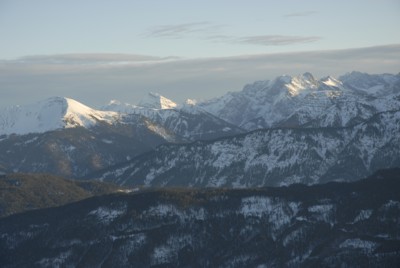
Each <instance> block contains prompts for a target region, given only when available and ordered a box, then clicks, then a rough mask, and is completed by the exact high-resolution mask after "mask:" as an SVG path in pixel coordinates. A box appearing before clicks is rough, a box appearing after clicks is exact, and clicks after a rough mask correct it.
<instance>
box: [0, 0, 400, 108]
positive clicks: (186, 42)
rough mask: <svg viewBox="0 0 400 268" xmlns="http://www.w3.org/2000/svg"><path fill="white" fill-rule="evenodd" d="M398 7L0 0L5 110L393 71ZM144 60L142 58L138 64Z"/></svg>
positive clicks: (356, 2) (395, 3)
mask: <svg viewBox="0 0 400 268" xmlns="http://www.w3.org/2000/svg"><path fill="white" fill-rule="evenodd" d="M399 28H400V1H399V0H380V1H378V0H346V1H345V0H336V1H322V0H318V1H317V0H313V1H312V0H304V1H300V0H291V1H289V0H281V1H267V0H246V1H244V0H212V1H211V0H202V1H188V0H186V1H184V0H181V1H178V0H173V1H169V0H143V1H134V0H131V1H128V0H113V1H112V0H108V1H106V0H0V94H1V96H0V106H6V105H10V104H18V103H21V104H23V103H26V102H29V101H31V100H38V99H42V98H46V97H49V96H55V95H58V96H67V97H72V98H76V99H78V100H81V101H83V102H86V103H87V104H89V105H95V106H99V105H101V104H104V103H105V102H107V101H108V100H109V99H123V100H124V101H127V102H131V103H137V102H138V100H139V99H140V98H141V97H143V96H144V95H145V94H146V93H147V92H148V91H155V92H160V93H161V94H164V95H166V96H167V97H170V98H172V99H175V100H177V101H183V100H184V99H186V98H197V99H207V98H211V97H216V96H220V95H222V94H223V93H225V92H227V91H236V90H240V89H241V88H242V87H243V85H244V84H246V83H251V82H253V81H254V80H264V79H272V78H274V77H275V76H276V75H281V74H289V75H296V74H300V73H303V72H306V71H309V72H312V73H313V74H314V75H315V76H316V77H317V78H318V77H321V76H325V75H335V76H339V75H341V74H344V73H346V72H349V71H353V70H359V71H363V72H369V73H383V72H390V73H398V72H399V71H400V61H399V59H400V32H399ZM144 56H146V57H144Z"/></svg>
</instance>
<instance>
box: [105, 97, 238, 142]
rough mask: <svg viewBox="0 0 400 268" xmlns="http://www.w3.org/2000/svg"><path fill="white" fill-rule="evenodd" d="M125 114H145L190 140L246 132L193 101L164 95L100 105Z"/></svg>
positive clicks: (107, 109) (114, 101) (172, 131)
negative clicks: (134, 101)
mask: <svg viewBox="0 0 400 268" xmlns="http://www.w3.org/2000/svg"><path fill="white" fill-rule="evenodd" d="M101 109H102V110H104V111H115V112H119V113H121V114H125V115H142V116H145V117H146V118H149V119H150V120H151V121H153V122H155V123H157V124H159V125H161V126H163V127H164V128H165V129H168V130H169V131H170V132H171V133H174V134H175V135H177V136H180V137H182V138H184V139H186V140H187V141H195V140H209V139H215V138H219V137H224V136H232V135H236V134H240V133H243V130H242V129H241V128H239V127H237V126H235V125H233V124H231V123H228V122H226V121H225V120H222V119H220V118H219V117H216V116H214V115H212V114H210V113H208V112H206V111H204V110H203V109H202V108H201V107H198V106H196V105H195V104H194V103H193V102H189V103H185V104H183V105H177V104H176V103H174V102H173V101H172V100H169V99H167V98H165V97H163V96H161V95H158V94H155V93H149V94H148V96H147V97H145V98H144V99H142V100H141V101H140V102H139V104H137V105H133V104H129V103H122V102H119V101H116V100H113V101H111V102H110V103H109V104H108V105H106V106H103V107H102V108H101Z"/></svg>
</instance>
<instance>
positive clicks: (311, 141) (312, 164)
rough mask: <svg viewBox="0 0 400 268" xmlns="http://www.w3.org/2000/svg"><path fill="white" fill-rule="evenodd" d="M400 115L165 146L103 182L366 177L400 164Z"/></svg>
mask: <svg viewBox="0 0 400 268" xmlns="http://www.w3.org/2000/svg"><path fill="white" fill-rule="evenodd" d="M398 133H400V111H397V112H386V113H381V114H377V115H375V116H373V117H372V118H370V119H369V120H368V121H367V122H364V123H360V124H358V125H355V126H353V127H347V128H292V129H289V128H280V129H268V130H259V131H254V132H251V133H248V134H245V135H240V136H236V137H231V138H225V139H221V140H216V141H212V142H195V143H192V144H186V145H173V146H172V145H162V146H160V147H158V148H156V150H155V151H154V152H152V153H149V154H146V155H144V156H140V157H138V158H136V159H135V160H133V161H132V162H131V163H129V164H127V165H125V166H122V167H121V166H120V167H119V168H117V169H114V170H112V169H111V170H109V171H107V172H106V173H104V174H102V175H101V176H100V177H101V178H102V179H104V180H110V181H114V182H117V183H119V184H132V185H143V184H144V185H149V186H165V185H169V186H177V185H179V186H208V187H221V186H225V187H259V186H267V185H270V186H271V185H272V186H276V185H286V184H292V183H321V182H325V181H330V180H337V179H342V180H349V179H351V178H352V177H362V176H366V175H368V174H371V173H372V172H374V171H375V170H377V169H381V168H390V167H397V166H399V165H400V136H399V135H398Z"/></svg>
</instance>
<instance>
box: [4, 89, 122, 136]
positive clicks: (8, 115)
mask: <svg viewBox="0 0 400 268" xmlns="http://www.w3.org/2000/svg"><path fill="white" fill-rule="evenodd" d="M118 118H119V115H118V113H116V112H103V111H97V110H94V109H92V108H90V107H88V106H86V105H84V104H82V103H80V102H77V101H75V100H73V99H69V98H63V97H52V98H49V99H46V100H43V101H39V102H37V103H33V104H29V105H26V106H12V107H9V108H5V109H3V110H2V111H0V135H3V134H5V135H10V134H18V135H24V134H28V133H43V132H46V131H51V130H56V129H61V128H72V127H78V126H81V127H86V128H88V127H91V126H93V125H95V124H96V123H97V122H98V121H103V122H107V123H112V122H114V121H116V120H117V119H118Z"/></svg>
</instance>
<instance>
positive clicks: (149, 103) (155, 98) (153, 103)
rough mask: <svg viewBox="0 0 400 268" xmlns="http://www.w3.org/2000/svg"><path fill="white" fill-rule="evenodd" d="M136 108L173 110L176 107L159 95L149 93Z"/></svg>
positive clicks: (173, 103)
mask: <svg viewBox="0 0 400 268" xmlns="http://www.w3.org/2000/svg"><path fill="white" fill-rule="evenodd" d="M138 106H140V107H145V108H153V109H173V108H176V107H177V106H178V105H177V104H176V103H175V102H173V101H172V100H170V99H167V98H166V97H163V96H161V95H160V94H157V93H149V94H148V95H147V96H146V97H145V98H143V99H142V100H141V101H140V102H139V104H138Z"/></svg>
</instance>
